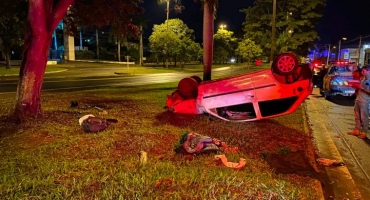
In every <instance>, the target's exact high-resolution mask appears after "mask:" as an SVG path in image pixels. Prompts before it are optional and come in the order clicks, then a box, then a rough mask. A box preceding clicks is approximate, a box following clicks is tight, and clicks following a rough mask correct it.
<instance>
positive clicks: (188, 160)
mask: <svg viewBox="0 0 370 200" xmlns="http://www.w3.org/2000/svg"><path fill="white" fill-rule="evenodd" d="M176 87H177V83H167V84H153V85H149V86H135V87H120V88H110V89H99V90H87V91H79V92H53V93H46V92H44V93H43V94H42V107H43V115H42V116H41V117H40V118H38V119H35V120H33V121H29V122H26V123H24V124H16V123H14V122H13V121H12V120H11V119H10V118H9V116H10V114H11V113H12V111H13V108H14V99H15V94H7V95H6V96H1V97H0V100H1V101H0V123H1V124H0V197H1V199H251V200H255V199H304V200H306V199H315V200H316V199H319V198H320V195H321V188H317V187H316V186H317V180H316V179H314V178H310V177H309V176H304V175H297V174H294V173H292V174H280V173H276V171H275V170H273V169H272V168H271V166H270V165H269V164H268V162H267V158H269V155H276V156H284V155H288V156H289V155H291V154H293V153H296V152H303V153H302V155H304V156H305V160H307V162H309V163H311V164H312V166H313V167H314V168H315V162H314V149H313V147H312V141H311V139H312V138H311V136H310V135H309V131H308V130H307V122H306V121H305V112H304V106H303V105H302V106H301V107H300V108H299V109H298V110H297V111H296V112H294V113H292V114H290V115H286V116H283V117H278V118H273V119H269V120H262V121H256V122H247V123H230V122H225V121H221V120H218V119H215V118H210V117H209V116H207V115H195V116H194V115H180V114H174V113H170V112H166V111H165V110H164V109H163V106H164V105H165V100H166V95H167V94H171V93H172V92H173V91H174V90H175V89H176ZM71 101H77V102H78V103H79V104H78V107H75V108H71V107H70V102H71ZM94 106H99V107H101V108H104V110H105V111H106V112H107V113H106V114H104V115H103V113H101V112H100V111H99V110H98V109H96V108H94ZM85 114H93V115H96V116H100V117H104V118H114V119H117V120H118V122H117V123H115V124H110V125H109V126H108V129H107V130H105V131H103V132H100V133H97V134H89V133H85V132H84V131H83V130H82V129H81V127H80V126H79V124H78V119H79V118H80V117H81V116H83V115H85ZM190 132H196V133H199V134H202V135H207V136H210V137H215V138H218V139H220V140H223V141H225V142H226V143H227V144H228V145H229V146H231V147H238V148H239V152H237V153H226V156H227V158H228V159H229V161H231V162H238V161H239V159H240V158H245V159H246V162H247V164H246V167H245V168H242V169H239V170H234V169H231V168H227V167H225V166H223V165H222V164H220V163H219V162H218V161H216V160H215V159H214V156H213V155H212V154H208V155H199V156H185V155H181V154H176V153H175V152H174V148H175V147H176V146H177V145H178V144H179V141H180V138H181V135H182V134H184V133H190ZM141 150H142V151H146V152H148V162H147V164H146V165H143V166H141V165H140V164H139V159H138V153H139V151H141Z"/></svg>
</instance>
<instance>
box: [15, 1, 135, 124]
mask: <svg viewBox="0 0 370 200" xmlns="http://www.w3.org/2000/svg"><path fill="white" fill-rule="evenodd" d="M74 1H75V0H28V18H27V21H26V33H25V39H24V46H23V47H24V48H23V59H22V64H21V67H20V71H19V81H18V88H17V98H16V105H15V112H14V114H15V116H16V117H17V118H18V119H19V120H23V119H27V118H29V117H36V116H37V115H38V114H40V113H41V86H42V82H43V77H44V73H45V68H46V62H47V55H48V53H49V47H50V41H51V38H52V34H53V32H54V29H55V28H56V27H57V25H58V24H59V23H60V21H61V20H62V19H63V17H64V16H65V15H66V12H67V9H68V8H74V9H77V10H78V12H76V13H80V14H81V16H79V18H78V19H80V20H81V19H83V16H88V17H86V20H89V22H91V23H97V24H98V25H109V24H110V23H122V27H120V30H121V31H125V30H127V27H131V26H130V23H129V22H131V20H130V17H129V14H128V13H127V12H126V11H127V10H126V8H127V9H128V8H136V7H137V3H140V2H141V0H95V1H86V0H76V4H75V5H74V6H73V7H70V6H71V5H72V3H73V2H74ZM113 2H114V3H113ZM116 2H117V3H120V4H122V5H125V6H120V8H123V10H120V11H119V12H120V18H119V19H118V18H117V16H116V15H114V14H110V13H113V12H112V10H113V9H114V8H113V7H112V6H117V5H119V4H116ZM97 6H98V7H97ZM77 10H76V11H77ZM71 11H73V10H71ZM93 19H95V20H93ZM125 23H129V25H125Z"/></svg>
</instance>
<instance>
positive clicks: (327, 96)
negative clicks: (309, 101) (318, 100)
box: [324, 92, 332, 101]
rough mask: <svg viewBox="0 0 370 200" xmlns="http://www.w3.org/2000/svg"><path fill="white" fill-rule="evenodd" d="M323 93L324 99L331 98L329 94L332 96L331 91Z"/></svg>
mask: <svg viewBox="0 0 370 200" xmlns="http://www.w3.org/2000/svg"><path fill="white" fill-rule="evenodd" d="M324 95H325V99H326V100H329V101H330V100H331V96H332V95H331V93H330V92H325V93H324Z"/></svg>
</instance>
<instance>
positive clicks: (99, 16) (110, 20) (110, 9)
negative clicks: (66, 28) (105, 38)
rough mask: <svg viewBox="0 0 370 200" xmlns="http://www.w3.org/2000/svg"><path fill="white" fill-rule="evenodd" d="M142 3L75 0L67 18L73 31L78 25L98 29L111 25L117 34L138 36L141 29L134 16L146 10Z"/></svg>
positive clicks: (137, 0)
mask: <svg viewBox="0 0 370 200" xmlns="http://www.w3.org/2000/svg"><path fill="white" fill-rule="evenodd" d="M140 3H142V0H93V1H92V0H75V2H74V3H73V5H72V6H71V8H70V10H69V12H68V15H67V16H66V18H65V20H66V21H67V22H68V23H67V24H68V25H70V27H71V29H70V30H71V31H75V30H76V28H75V27H77V26H78V27H96V28H98V29H100V28H104V27H107V26H109V27H110V29H111V32H112V33H114V34H115V35H124V36H127V35H130V34H131V35H133V36H138V35H139V33H140V31H139V28H138V26H136V25H134V24H133V23H132V18H133V16H134V15H137V14H141V13H143V12H144V9H143V8H142V7H140V6H139V4H140Z"/></svg>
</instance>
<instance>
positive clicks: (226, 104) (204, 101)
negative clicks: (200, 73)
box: [166, 53, 313, 122]
mask: <svg viewBox="0 0 370 200" xmlns="http://www.w3.org/2000/svg"><path fill="white" fill-rule="evenodd" d="M312 89H313V83H312V69H311V68H310V65H309V64H303V65H299V64H298V60H297V57H296V56H295V55H294V54H293V53H282V54H280V55H278V56H277V57H276V58H275V60H274V62H273V63H272V65H271V69H265V70H260V71H256V72H250V73H245V74H241V75H236V76H232V77H227V78H222V79H217V80H211V81H203V82H202V81H201V79H200V78H199V77H196V78H195V77H193V78H192V77H187V78H184V79H182V80H181V81H180V82H179V84H178V88H177V90H176V91H174V92H173V93H172V95H168V97H167V101H166V108H167V109H169V110H170V111H172V112H175V113H184V114H202V113H209V114H210V115H213V116H215V117H217V118H220V119H222V120H226V121H240V122H244V121H255V120H260V119H266V118H272V117H277V116H281V115H286V114H290V113H292V112H294V111H295V110H296V109H297V108H298V107H299V106H300V105H301V103H302V102H303V101H304V100H305V99H306V98H307V96H308V95H310V94H311V92H312Z"/></svg>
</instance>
